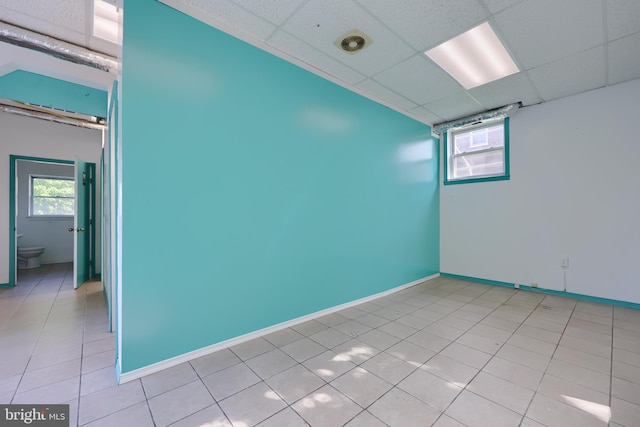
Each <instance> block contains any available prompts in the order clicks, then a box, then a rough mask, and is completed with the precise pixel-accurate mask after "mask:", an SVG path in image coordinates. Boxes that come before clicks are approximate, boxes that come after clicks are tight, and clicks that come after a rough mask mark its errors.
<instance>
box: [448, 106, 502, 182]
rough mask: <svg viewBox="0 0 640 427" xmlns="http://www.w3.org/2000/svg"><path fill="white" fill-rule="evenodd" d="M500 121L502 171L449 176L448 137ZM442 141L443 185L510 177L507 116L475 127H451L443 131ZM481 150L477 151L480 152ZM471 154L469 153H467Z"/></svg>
mask: <svg viewBox="0 0 640 427" xmlns="http://www.w3.org/2000/svg"><path fill="white" fill-rule="evenodd" d="M500 122H501V123H502V130H503V132H504V148H503V149H502V151H503V163H504V172H503V173H501V174H497V175H482V176H475V177H474V176H472V177H463V178H454V179H451V178H449V170H451V168H452V166H453V163H452V160H453V159H454V157H452V155H451V152H450V151H451V149H452V147H453V144H450V139H451V138H453V137H454V135H456V134H460V133H466V132H470V131H471V130H479V129H482V128H489V127H492V126H495V125H496V124H498V123H500ZM443 141H444V150H442V153H443V161H442V162H443V172H444V185H454V184H469V183H473V182H489V181H508V180H509V179H511V173H510V164H509V157H510V156H509V117H504V118H500V119H492V120H487V121H484V122H482V125H481V126H479V127H477V128H475V129H470V128H469V127H460V128H452V129H449V130H448V131H446V132H444V133H443ZM487 151H498V150H487ZM482 152H483V150H479V151H477V153H482ZM469 154H471V153H469Z"/></svg>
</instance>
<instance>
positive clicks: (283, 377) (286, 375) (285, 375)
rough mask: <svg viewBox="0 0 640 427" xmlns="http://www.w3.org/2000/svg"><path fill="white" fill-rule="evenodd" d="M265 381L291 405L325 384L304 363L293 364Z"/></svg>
mask: <svg viewBox="0 0 640 427" xmlns="http://www.w3.org/2000/svg"><path fill="white" fill-rule="evenodd" d="M265 382H266V383H267V385H269V387H271V388H272V389H273V390H274V391H275V392H276V393H278V394H279V395H280V396H281V397H282V399H284V401H285V402H287V403H288V404H290V405H291V404H292V403H294V402H296V401H297V400H299V399H301V398H303V397H304V396H306V395H308V394H309V393H311V392H313V391H315V390H317V389H319V388H320V387H322V386H324V385H325V381H323V380H322V379H320V377H318V376H317V375H315V374H313V373H312V372H311V371H309V370H308V369H307V368H305V367H304V366H303V365H296V366H293V367H292V368H289V369H287V370H286V371H284V372H281V373H279V374H277V375H274V376H272V377H271V378H269V379H267V380H266V381H265Z"/></svg>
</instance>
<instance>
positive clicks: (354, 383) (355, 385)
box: [331, 367, 393, 408]
mask: <svg viewBox="0 0 640 427" xmlns="http://www.w3.org/2000/svg"><path fill="white" fill-rule="evenodd" d="M331 385H332V386H333V387H334V388H336V389H337V390H338V391H340V392H341V393H342V394H344V395H345V396H347V397H348V398H349V399H351V400H353V401H354V402H356V403H357V404H358V405H360V406H361V407H362V408H367V407H368V406H369V405H371V404H372V403H373V402H375V401H376V400H377V399H378V398H380V396H382V395H383V394H385V393H386V392H387V391H389V390H390V389H391V387H393V386H392V385H391V384H390V383H388V382H387V381H384V380H383V379H381V378H380V377H378V376H376V375H374V374H372V373H371V372H369V371H367V370H366V369H363V368H360V367H357V368H354V369H352V370H351V371H349V372H347V373H345V374H344V375H342V376H340V377H339V378H337V379H335V380H333V381H332V382H331Z"/></svg>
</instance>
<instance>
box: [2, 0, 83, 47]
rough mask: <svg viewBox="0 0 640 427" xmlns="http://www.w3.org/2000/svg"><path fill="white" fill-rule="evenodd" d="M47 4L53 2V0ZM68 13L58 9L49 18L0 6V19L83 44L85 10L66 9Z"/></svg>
mask: <svg viewBox="0 0 640 427" xmlns="http://www.w3.org/2000/svg"><path fill="white" fill-rule="evenodd" d="M47 4H53V2H51V3H47ZM43 9H45V8H43ZM31 12H32V13H36V12H35V11H31ZM68 13H69V14H68V15H67V13H66V12H64V11H58V12H57V14H56V15H55V18H54V19H49V16H48V15H46V14H45V13H41V14H34V15H28V14H25V13H23V12H22V11H16V10H15V9H8V8H5V7H4V6H0V20H1V21H4V22H6V23H9V24H13V25H16V26H18V27H22V28H27V29H29V30H31V31H35V32H37V33H42V34H46V35H50V36H52V37H55V38H57V39H60V40H64V41H67V42H71V43H75V44H79V45H84V43H85V41H86V28H85V26H86V25H87V24H86V16H85V15H84V13H86V12H85V11H84V8H83V7H81V8H80V9H79V10H78V11H68ZM52 18H53V17H52ZM67 20H73V22H67Z"/></svg>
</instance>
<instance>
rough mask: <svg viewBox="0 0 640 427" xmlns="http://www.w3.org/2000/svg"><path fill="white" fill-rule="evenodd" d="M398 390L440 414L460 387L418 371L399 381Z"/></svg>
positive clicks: (459, 390)
mask: <svg viewBox="0 0 640 427" xmlns="http://www.w3.org/2000/svg"><path fill="white" fill-rule="evenodd" d="M398 388H399V389H401V390H403V391H406V392H407V393H409V394H410V395H412V396H413V397H416V398H418V399H420V400H421V401H423V402H424V403H427V404H429V405H431V406H433V407H434V408H436V409H438V410H439V411H441V412H442V411H444V410H445V409H446V408H447V406H449V404H450V403H451V402H453V399H455V398H456V396H458V394H459V393H460V392H461V391H462V387H461V386H459V385H457V384H454V383H452V382H450V381H446V380H444V379H442V378H440V377H437V376H435V375H433V374H430V373H429V372H426V371H423V370H420V369H419V370H417V371H415V372H413V373H411V374H409V376H408V377H406V378H405V379H404V380H402V381H400V383H399V384H398Z"/></svg>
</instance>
